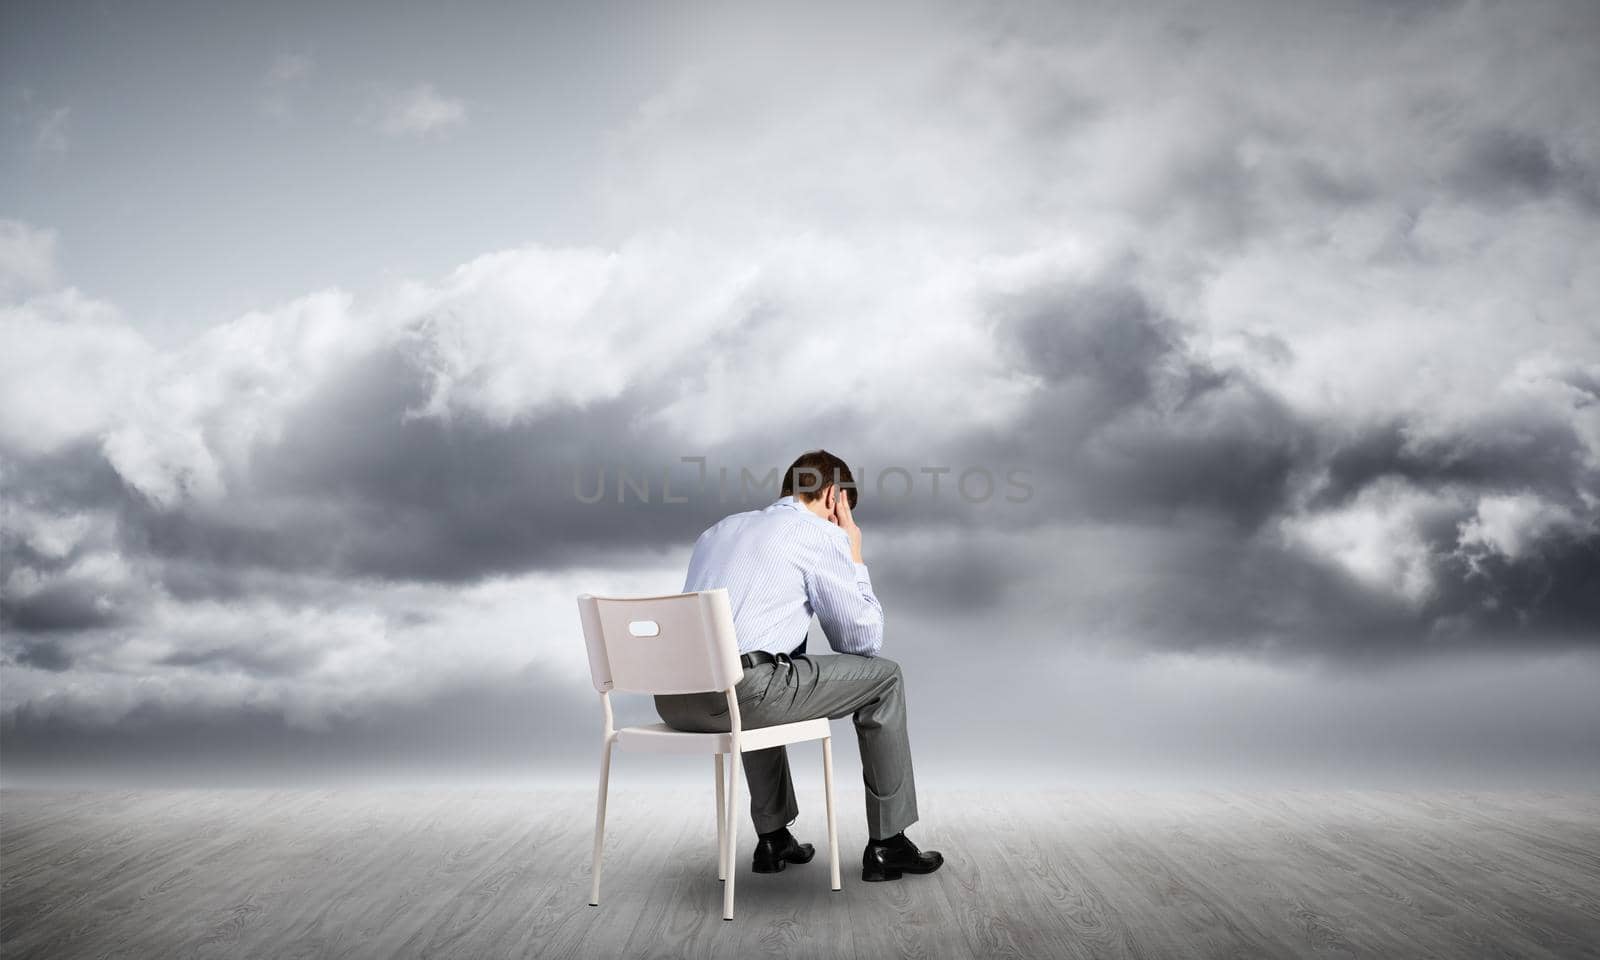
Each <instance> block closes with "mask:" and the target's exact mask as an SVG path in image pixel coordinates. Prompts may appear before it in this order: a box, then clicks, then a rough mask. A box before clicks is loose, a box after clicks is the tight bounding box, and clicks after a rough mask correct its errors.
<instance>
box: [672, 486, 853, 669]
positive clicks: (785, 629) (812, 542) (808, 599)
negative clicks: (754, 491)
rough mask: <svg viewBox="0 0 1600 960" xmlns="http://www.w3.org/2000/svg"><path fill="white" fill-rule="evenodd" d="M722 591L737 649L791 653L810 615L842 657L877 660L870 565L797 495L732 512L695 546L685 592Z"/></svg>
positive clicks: (808, 624)
mask: <svg viewBox="0 0 1600 960" xmlns="http://www.w3.org/2000/svg"><path fill="white" fill-rule="evenodd" d="M718 587H726V588H727V590H728V600H729V602H730V604H731V605H732V607H733V626H734V631H735V632H736V633H737V634H738V636H739V652H740V653H751V652H753V651H756V650H765V651H766V652H768V653H788V652H790V651H791V650H793V649H794V648H795V647H798V646H799V645H800V643H801V641H803V640H804V639H805V638H806V632H807V631H808V630H809V629H810V627H811V617H812V615H813V614H814V615H815V616H816V618H817V620H818V622H820V623H821V624H822V632H823V633H825V634H827V637H828V643H829V645H831V646H832V647H833V649H834V650H837V651H838V652H840V653H854V654H859V655H861V656H865V657H875V656H877V655H878V649H879V648H880V647H882V646H883V607H881V606H879V604H878V598H877V597H875V596H873V593H872V580H871V578H870V577H868V576H867V565H866V564H864V563H856V562H855V560H854V558H853V557H852V556H851V553H850V535H849V534H848V533H845V532H844V530H843V529H842V528H841V527H839V526H838V525H837V524H834V523H830V522H829V521H827V520H824V519H823V518H822V517H819V516H817V515H816V514H814V513H812V512H811V511H810V510H808V509H806V507H805V505H804V504H802V503H800V502H799V501H798V500H796V499H795V498H794V497H784V498H782V499H780V500H778V501H776V502H775V503H773V504H772V505H771V506H769V507H766V508H765V509H762V510H749V511H746V512H744V513H735V514H733V515H731V516H728V517H724V518H723V519H722V520H720V521H718V522H717V523H716V524H715V525H714V526H712V527H711V528H710V529H708V530H706V532H705V533H702V534H701V535H700V539H699V540H697V541H695V545H694V555H693V556H692V557H690V558H689V574H688V577H687V578H685V580H684V582H683V591H684V592H685V593H689V592H691V591H695V590H714V589H716V588H718Z"/></svg>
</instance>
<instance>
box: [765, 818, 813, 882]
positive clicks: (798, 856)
mask: <svg viewBox="0 0 1600 960" xmlns="http://www.w3.org/2000/svg"><path fill="white" fill-rule="evenodd" d="M816 852H817V851H816V849H815V848H813V847H812V846H811V844H809V843H800V842H799V841H797V840H795V838H794V834H792V833H790V832H789V828H788V827H784V828H783V829H782V830H778V831H776V832H773V833H765V834H762V835H761V836H760V838H759V839H757V840H756V853H755V857H754V858H753V859H752V861H751V864H750V869H752V870H754V871H755V872H756V873H777V872H778V871H780V870H782V869H783V868H784V867H786V866H788V865H789V864H791V863H810V862H811V858H812V857H813V856H815V855H816Z"/></svg>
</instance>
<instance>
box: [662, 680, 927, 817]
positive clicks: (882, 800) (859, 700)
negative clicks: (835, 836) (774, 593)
mask: <svg viewBox="0 0 1600 960" xmlns="http://www.w3.org/2000/svg"><path fill="white" fill-rule="evenodd" d="M736 696H737V697H738V700H739V712H740V718H741V721H742V723H743V726H744V727H745V728H746V729H754V728H756V727H767V726H772V725H774V724H779V723H792V722H795V721H798V720H812V719H815V718H817V717H828V718H830V719H835V720H837V719H840V718H843V717H850V718H851V720H852V722H853V723H854V724H855V728H856V741H857V743H858V744H859V745H860V747H861V778H862V782H863V784H864V785H865V786H866V807H867V810H866V813H867V830H868V832H869V833H870V834H871V835H872V837H873V838H874V839H883V838H885V837H890V836H893V835H894V834H896V833H899V832H900V831H902V830H904V829H906V828H907V827H909V826H911V825H912V824H913V823H915V822H916V821H917V789H916V778H915V776H914V774H913V771H912V766H911V745H910V742H909V738H908V735H907V730H906V695H905V680H904V678H903V677H902V675H901V672H900V664H898V663H896V662H895V661H893V660H890V659H887V658H885V657H858V656H855V655H854V654H833V655H827V656H819V657H811V656H805V657H799V658H797V659H794V660H792V661H786V662H779V663H776V664H763V665H761V666H759V667H751V668H749V669H748V670H746V671H745V677H744V679H743V680H742V681H740V683H739V686H738V689H737V690H736ZM655 699H656V710H657V712H659V713H660V714H661V719H663V720H665V721H666V722H667V724H668V725H670V726H672V727H675V728H677V729H679V730H690V731H699V732H709V731H720V730H727V729H728V707H727V701H726V699H725V698H724V697H723V695H721V694H687V695H677V696H659V697H656V698H655ZM758 754H766V755H768V756H766V757H759V756H758ZM745 772H746V774H747V775H748V778H749V783H750V802H751V819H752V820H754V821H755V824H756V829H757V830H759V831H761V832H768V831H771V830H776V829H778V827H780V826H784V825H786V824H787V823H789V822H790V821H791V820H793V819H794V818H795V817H796V816H798V805H797V804H796V803H795V800H794V784H793V781H792V779H791V777H790V774H789V763H788V754H787V752H786V751H777V752H774V751H771V750H762V751H753V752H751V753H747V754H745Z"/></svg>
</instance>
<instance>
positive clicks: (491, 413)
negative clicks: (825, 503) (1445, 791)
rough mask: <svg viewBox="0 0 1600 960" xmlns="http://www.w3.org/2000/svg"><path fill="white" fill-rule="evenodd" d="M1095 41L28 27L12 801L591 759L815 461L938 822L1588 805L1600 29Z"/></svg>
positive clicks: (570, 15)
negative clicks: (1533, 793) (947, 787)
mask: <svg viewBox="0 0 1600 960" xmlns="http://www.w3.org/2000/svg"><path fill="white" fill-rule="evenodd" d="M1127 6H1128V5H1125V4H1115V3H1110V4H1103V5H1098V4H1075V5H1064V4H1039V5H1029V4H1022V3H949V4H933V3H920V4H904V5H897V4H889V3H885V4H873V5H859V4H856V5H836V6H830V5H827V4H818V3H806V4H793V5H787V6H778V5H765V4H752V3H743V2H741V3H724V4H695V5H689V4H673V5H671V6H670V7H668V6H667V5H643V4H640V5H616V4H604V3H595V4H577V3H574V4H561V5H548V6H545V7H543V8H539V7H534V6H532V5H527V6H515V5H513V6H509V7H508V6H506V5H502V4H494V5H485V6H483V7H482V8H481V9H477V10H473V9H469V8H468V7H466V6H463V5H448V6H447V7H446V6H436V5H422V4H418V5H415V7H414V9H413V8H407V7H401V6H396V5H375V4H366V5H361V4H349V5H337V6H336V5H322V4H315V5H312V4H308V5H305V6H303V7H296V6H295V5H291V4H258V5H254V6H249V7H239V6H237V5H232V6H227V5H224V6H219V5H215V4H201V3H177V2H172V3H164V4H143V5H138V6H137V7H135V6H134V5H119V4H109V3H74V2H63V3H56V4H19V3H10V2H8V3H6V4H5V5H4V19H3V23H0V129H3V131H4V134H3V138H0V165H3V175H0V338H3V344H4V347H3V350H0V492H3V494H4V521H3V533H0V547H3V556H0V561H3V569H0V656H3V663H0V738H3V751H4V757H5V772H6V777H7V778H8V780H9V781H10V782H13V783H16V782H22V781H25V780H29V779H52V778H55V779H74V780H81V781H86V782H87V781H95V780H103V781H182V782H234V781H270V782H282V781H286V780H294V779H297V778H299V779H307V780H318V779H323V780H325V779H328V778H334V777H342V776H371V777H391V776H392V777H402V778H403V777H414V778H429V777H439V778H445V779H449V778H457V779H459V778H463V777H466V778H473V777H477V778H482V777H490V776H507V777H528V778H533V779H559V778H563V777H568V776H571V777H574V778H578V779H584V778H589V777H592V769H591V768H592V766H593V753H594V748H595V743H594V741H595V739H596V737H597V735H598V724H599V717H598V709H597V707H596V705H595V702H594V695H593V691H592V688H591V687H590V686H589V681H588V677H587V672H586V666H585V660H584V654H583V649H582V641H581V637H580V634H579V629H578V621H577V613H576V607H575V604H574V601H573V598H574V597H575V596H576V595H577V594H578V593H581V592H595V593H611V594H625V593H646V592H649V593H659V592H669V591H673V590H677V589H678V588H680V587H681V585H682V576H683V568H684V565H685V563H686V560H687V556H688V550H689V547H690V545H691V544H692V543H693V540H694V537H695V536H696V535H697V534H698V532H699V531H700V530H701V529H703V528H704V527H705V526H706V525H708V524H709V523H711V522H713V521H714V520H715V519H717V518H718V517H719V516H721V515H722V514H724V513H727V512H732V511H734V510H738V509H748V508H751V507H755V506H759V505H761V504H762V503H763V502H765V500H766V499H770V496H771V495H772V493H771V491H770V489H769V490H767V491H765V492H763V490H762V489H761V485H760V484H759V483H753V484H750V485H749V486H748V488H745V489H741V485H740V481H739V478H740V476H741V473H742V472H745V471H748V472H749V473H750V474H751V475H752V476H753V477H755V478H756V479H757V480H759V479H760V478H762V477H763V476H765V474H766V473H767V471H768V470H770V469H772V468H773V467H778V466H781V465H783V464H786V463H788V462H789V461H790V460H791V459H793V457H794V456H795V455H796V454H798V453H799V452H800V451H802V450H804V449H808V448H814V447H817V446H825V447H827V448H829V449H831V450H833V451H835V452H837V453H839V454H841V455H842V456H844V457H846V458H847V459H848V460H850V461H851V462H852V463H855V464H857V465H858V466H859V467H860V469H861V471H862V473H863V475H864V480H865V484H864V489H863V492H862V500H861V506H860V508H859V511H858V517H859V519H860V522H861V524H862V526H863V529H864V530H865V533H866V546H865V552H866V555H867V560H868V563H869V565H870V566H871V568H872V570H873V576H874V580H875V582H876V583H877V585H878V590H879V594H880V597H881V599H882V600H883V603H884V605H885V608H886V611H887V617H886V620H887V641H886V644H885V650H884V653H885V655H887V656H893V657H895V658H896V659H898V660H900V661H901V662H902V663H903V665H904V667H905V670H906V673H907V676H908V678H909V680H910V683H911V688H910V697H909V701H910V704H911V710H912V715H913V717H912V722H913V733H912V736H913V742H914V743H915V745H916V750H917V762H918V765H919V771H920V772H923V774H924V775H925V776H926V777H927V778H929V779H930V780H931V781H932V782H933V783H934V784H938V783H955V782H957V781H958V780H961V779H963V778H969V779H970V778H977V779H985V778H995V777H1007V778H1016V779H1019V780H1020V779H1039V780H1046V781H1060V782H1090V781H1112V782H1127V781H1129V780H1133V779H1138V780H1140V781H1141V782H1144V781H1151V782H1166V781H1173V780H1181V781H1185V782H1189V781H1223V780H1244V779H1269V780H1290V781H1295V782H1312V781H1314V782H1318V783H1334V784H1340V783H1348V784H1362V783H1373V782H1386V783H1387V782H1395V783H1402V782H1420V781H1438V782H1448V783H1455V784H1462V785H1469V786H1471V785H1502V784H1511V785H1516V784H1530V783H1539V784H1564V783H1581V784H1586V785H1590V786H1593V785H1595V784H1596V783H1600V779H1597V778H1600V772H1597V771H1600V706H1597V704H1600V698H1597V697H1595V695H1594V694H1595V691H1596V690H1597V689H1600V108H1597V107H1596V106H1595V103H1596V101H1595V99H1594V97H1593V92H1594V90H1596V89H1600V9H1597V8H1596V7H1595V6H1594V5H1593V4H1592V3H1589V2H1586V0H1574V2H1570V3H1531V4H1530V3H1520V2H1519V3H1510V2H1506V3H1494V2H1469V3H1452V2H1443V0H1440V2H1411V3H1397V4H1390V3H1379V2H1366V3H1347V4H1327V3H1318V4H1312V3H1304V4H1297V3H1282V2H1266V0H1262V2H1259V3H1257V2H1242V0H1234V2H1229V3H1220V4H1210V5H1204V6H1203V7H1202V6H1199V5H1189V4H1172V5H1167V6H1163V5H1138V7H1137V12H1130V11H1129V10H1128V9H1125V8H1126V7H1127ZM724 474H725V475H726V476H727V477H728V483H727V485H726V487H725V488H724V489H722V490H719V489H718V488H719V484H718V483H717V480H718V478H719V476H722V475H724ZM624 476H626V477H630V478H632V479H633V480H634V482H635V483H634V485H633V486H631V487H627V488H625V487H624V485H623V484H622V483H620V482H619V480H620V478H621V477H624ZM702 478H704V482H702ZM664 481H666V482H670V484H671V490H670V492H671V494H672V498H671V499H670V500H669V499H668V498H667V497H666V496H665V494H666V493H667V492H668V491H666V490H664V489H663V482H664ZM907 481H909V483H908V482H907ZM986 481H990V482H992V487H991V486H988V485H986ZM936 484H937V487H936V486H935V485H936ZM641 488H643V489H644V490H645V491H646V495H645V496H643V497H641V496H640V495H639V490H640V489H641ZM908 488H909V489H908ZM991 490H992V494H991V495H988V496H983V494H985V493H989V492H990V491H991ZM596 491H598V492H600V494H601V496H600V498H599V500H598V502H586V501H588V500H593V499H594V497H593V494H594V493H595V492H596ZM963 492H965V493H967V494H970V496H962V495H961V494H962V493H963ZM679 500H681V501H683V502H678V501H679ZM817 646H818V643H816V642H814V644H813V649H815V648H816V647H817ZM623 716H624V718H625V719H640V720H648V719H653V716H652V715H651V713H650V710H649V707H648V704H646V703H635V704H631V705H627V706H626V707H625V710H624V714H623ZM847 739H848V738H847ZM1002 739H1003V742H1005V743H1006V744H1007V746H1006V747H1004V748H1002V749H996V748H995V746H994V744H995V743H996V742H997V741H1000V740H1002ZM847 756H848V754H847Z"/></svg>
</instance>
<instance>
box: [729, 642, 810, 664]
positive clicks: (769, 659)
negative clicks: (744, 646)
mask: <svg viewBox="0 0 1600 960" xmlns="http://www.w3.org/2000/svg"><path fill="white" fill-rule="evenodd" d="M805 648H806V645H805V644H803V643H802V644H801V645H800V646H798V647H796V648H795V649H794V650H793V651H792V652H790V653H768V652H767V651H765V650H757V651H755V652H753V653H745V654H740V655H739V662H740V663H742V664H744V665H745V666H746V667H753V666H756V665H757V664H761V663H777V662H778V661H779V660H793V659H794V658H795V657H803V656H805V654H804V653H801V651H802V650H804V649H805Z"/></svg>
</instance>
